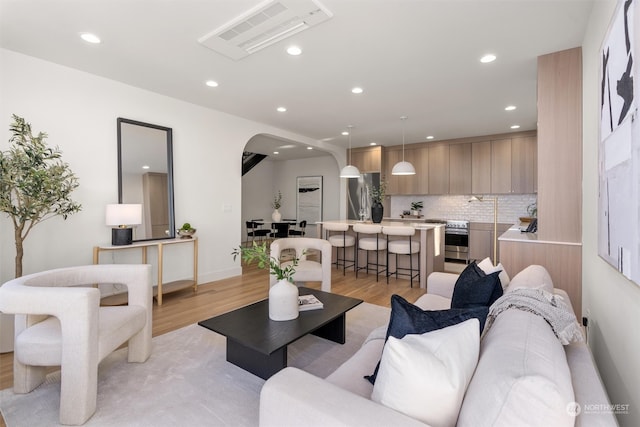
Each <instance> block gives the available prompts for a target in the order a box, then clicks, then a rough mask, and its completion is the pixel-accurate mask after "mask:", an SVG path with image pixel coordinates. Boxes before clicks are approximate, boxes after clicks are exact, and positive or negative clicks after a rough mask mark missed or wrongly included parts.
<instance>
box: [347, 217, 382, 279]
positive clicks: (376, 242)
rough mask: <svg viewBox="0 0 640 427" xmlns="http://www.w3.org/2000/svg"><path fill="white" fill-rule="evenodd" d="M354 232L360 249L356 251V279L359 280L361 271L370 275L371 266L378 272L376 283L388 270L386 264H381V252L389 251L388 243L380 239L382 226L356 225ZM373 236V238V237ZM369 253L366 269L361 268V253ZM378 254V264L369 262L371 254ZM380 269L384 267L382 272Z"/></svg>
mask: <svg viewBox="0 0 640 427" xmlns="http://www.w3.org/2000/svg"><path fill="white" fill-rule="evenodd" d="M353 231H355V232H356V240H357V241H358V249H357V250H356V279H357V278H358V271H359V270H367V274H369V266H372V267H375V270H376V282H377V281H378V276H379V275H380V273H384V272H385V271H386V270H387V268H386V266H385V265H384V264H380V251H384V250H386V249H387V241H386V240H385V239H384V238H381V237H380V233H382V226H381V225H378V224H354V225H353ZM360 234H364V235H367V236H369V237H360ZM372 235H373V236H372ZM361 250H362V251H365V252H366V253H367V264H366V266H364V267H360V263H359V262H358V258H360V251H361ZM374 251H375V253H376V262H375V263H374V262H370V261H369V253H371V252H374ZM380 267H384V268H383V269H382V270H381V269H380Z"/></svg>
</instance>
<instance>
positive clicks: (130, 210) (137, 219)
mask: <svg viewBox="0 0 640 427" xmlns="http://www.w3.org/2000/svg"><path fill="white" fill-rule="evenodd" d="M106 224H107V225H111V226H116V227H120V226H123V225H139V224H142V205H139V204H122V203H120V204H112V205H107V209H106Z"/></svg>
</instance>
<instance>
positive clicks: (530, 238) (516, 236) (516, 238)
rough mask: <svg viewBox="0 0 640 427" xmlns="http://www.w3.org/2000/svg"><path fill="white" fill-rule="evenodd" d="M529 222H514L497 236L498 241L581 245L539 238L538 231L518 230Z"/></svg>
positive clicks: (579, 244) (523, 228)
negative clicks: (514, 223)
mask: <svg viewBox="0 0 640 427" xmlns="http://www.w3.org/2000/svg"><path fill="white" fill-rule="evenodd" d="M528 225H529V224H525V223H522V224H516V225H513V226H512V227H511V228H510V229H508V230H507V231H505V232H504V233H502V234H501V235H500V236H498V240H499V241H503V242H530V243H547V244H557V245H575V246H581V245H582V243H574V242H558V241H553V240H540V239H538V233H524V232H522V231H520V230H526V228H527V226H528Z"/></svg>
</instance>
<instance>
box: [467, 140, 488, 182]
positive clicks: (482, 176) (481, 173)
mask: <svg viewBox="0 0 640 427" xmlns="http://www.w3.org/2000/svg"><path fill="white" fill-rule="evenodd" d="M471 192H472V193H473V194H491V141H482V142H474V143H473V144H471Z"/></svg>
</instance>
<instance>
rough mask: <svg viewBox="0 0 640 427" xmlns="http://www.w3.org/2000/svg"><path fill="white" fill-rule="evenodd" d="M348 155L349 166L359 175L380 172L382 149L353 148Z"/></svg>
mask: <svg viewBox="0 0 640 427" xmlns="http://www.w3.org/2000/svg"><path fill="white" fill-rule="evenodd" d="M350 154H351V161H350V164H352V165H354V166H355V167H357V168H358V170H359V171H360V172H361V173H370V172H382V147H380V146H377V147H362V148H353V149H352V150H351V153H350Z"/></svg>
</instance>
